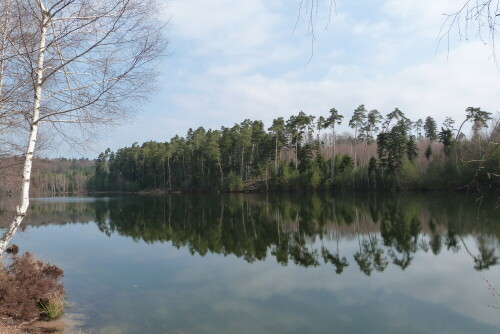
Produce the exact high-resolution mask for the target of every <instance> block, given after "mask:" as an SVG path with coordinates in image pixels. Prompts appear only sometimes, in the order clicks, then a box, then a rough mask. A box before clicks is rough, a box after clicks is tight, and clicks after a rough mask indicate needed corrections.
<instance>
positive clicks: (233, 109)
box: [86, 0, 500, 158]
mask: <svg viewBox="0 0 500 334" xmlns="http://www.w3.org/2000/svg"><path fill="white" fill-rule="evenodd" d="M462 2H463V0H439V1H438V0H419V1H407V0H406V1H403V0H386V1H382V0H380V1H376V0H358V1H347V0H337V6H336V14H335V13H334V14H333V15H332V18H331V22H330V24H329V25H328V28H327V29H326V30H325V29H324V28H325V25H326V22H327V19H328V11H329V2H328V0H324V1H323V2H321V0H320V8H319V11H318V16H317V17H316V18H315V36H316V40H315V43H314V55H313V57H312V59H311V60H310V61H309V59H310V57H311V39H310V37H309V36H308V34H307V32H308V24H307V21H306V18H304V19H302V20H300V19H299V21H298V25H297V27H296V28H295V30H294V27H295V24H296V22H297V17H298V13H299V4H300V0H292V1H290V0H288V1H285V0H267V1H266V0H238V1H235V0H172V1H168V2H165V10H164V13H163V15H164V17H165V19H166V20H169V22H170V23H169V25H168V29H167V32H166V34H167V36H168V39H169V41H170V45H169V53H170V55H169V56H168V57H166V58H165V59H163V60H162V63H161V77H160V83H161V88H160V90H159V91H158V92H157V93H155V94H154V95H153V96H152V97H151V101H150V102H149V103H144V104H141V105H140V106H139V107H138V110H137V113H136V115H135V117H134V118H133V119H130V120H126V121H125V122H123V124H122V125H121V126H119V127H115V128H110V129H107V130H106V131H105V132H103V133H102V136H101V137H100V138H99V139H98V142H97V145H96V146H95V147H96V150H95V151H94V152H92V151H89V152H86V155H87V156H88V157H90V158H92V157H95V156H97V154H98V153H99V152H100V151H102V150H104V149H105V148H106V147H110V148H111V149H112V150H116V149H118V148H120V147H123V146H129V145H131V144H132V143H133V142H139V143H142V142H144V141H148V140H156V141H167V140H169V139H170V138H171V137H173V136H175V135H176V134H179V135H185V133H186V132H187V130H188V129H189V128H197V127H198V126H204V127H205V128H220V126H222V125H223V126H232V125H233V124H234V123H235V122H241V121H242V120H244V119H246V118H249V119H260V120H263V121H264V122H265V123H266V126H269V125H270V122H271V121H272V119H273V118H276V117H279V116H283V117H285V118H288V117H289V116H290V115H292V114H296V113H298V112H299V111H300V110H303V111H304V112H306V113H308V114H312V115H315V116H320V115H326V114H327V112H328V110H329V109H330V108H332V107H335V108H336V109H338V110H339V111H340V112H341V113H342V114H344V116H345V118H347V119H349V118H350V117H351V115H352V111H353V110H354V109H355V108H356V107H357V106H358V105H360V104H365V105H366V107H367V108H368V109H378V110H379V111H381V112H382V113H383V114H384V115H385V114H387V113H388V112H390V111H392V110H393V109H394V108H395V107H398V108H400V109H401V110H403V111H404V112H405V113H406V114H407V115H408V116H409V117H410V118H411V119H413V120H416V119H418V118H425V117H426V116H428V115H431V116H433V117H434V118H435V119H436V120H437V122H438V124H441V123H442V121H443V120H444V118H445V116H451V117H453V118H455V119H456V120H457V122H458V121H460V120H461V119H463V115H464V110H465V109H466V107H468V106H480V107H482V108H483V109H484V110H487V111H490V112H493V113H496V112H497V111H498V110H500V70H499V69H498V68H499V67H497V64H496V63H495V61H494V59H493V58H492V48H491V46H490V45H489V44H485V43H483V42H482V41H480V40H477V39H474V38H472V39H470V40H468V41H467V40H465V39H464V38H463V39H462V40H459V35H458V32H457V31H456V30H452V33H451V40H450V44H449V45H448V43H447V42H446V41H444V42H442V43H441V44H439V43H438V42H437V41H438V37H439V33H440V29H441V25H442V23H443V20H444V16H443V15H442V14H443V13H451V12H453V11H454V10H456V9H457V8H458V7H459V5H460V3H462ZM344 123H345V124H343V126H342V129H341V131H343V130H347V129H348V128H347V126H346V124H347V122H344Z"/></svg>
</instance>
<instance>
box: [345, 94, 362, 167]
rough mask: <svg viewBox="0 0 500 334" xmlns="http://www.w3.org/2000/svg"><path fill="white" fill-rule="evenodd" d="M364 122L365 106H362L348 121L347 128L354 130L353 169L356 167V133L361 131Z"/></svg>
mask: <svg viewBox="0 0 500 334" xmlns="http://www.w3.org/2000/svg"><path fill="white" fill-rule="evenodd" d="M365 120H366V109H365V105H364V104H362V105H360V106H359V107H357V108H356V109H355V110H354V113H353V115H352V117H351V120H350V121H349V126H350V127H351V128H353V129H354V168H356V167H357V152H356V150H357V141H358V131H359V129H361V128H362V127H363V126H364V124H365Z"/></svg>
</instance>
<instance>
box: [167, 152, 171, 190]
mask: <svg viewBox="0 0 500 334" xmlns="http://www.w3.org/2000/svg"><path fill="white" fill-rule="evenodd" d="M167 166H168V190H169V191H172V173H171V172H170V157H167Z"/></svg>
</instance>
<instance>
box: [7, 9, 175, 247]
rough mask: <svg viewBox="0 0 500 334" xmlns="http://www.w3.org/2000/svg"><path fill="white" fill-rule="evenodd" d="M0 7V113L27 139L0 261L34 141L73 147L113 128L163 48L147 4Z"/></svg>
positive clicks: (24, 201)
mask: <svg viewBox="0 0 500 334" xmlns="http://www.w3.org/2000/svg"><path fill="white" fill-rule="evenodd" d="M1 1H2V18H1V20H2V22H1V28H0V29H2V31H0V33H1V34H2V35H1V37H0V38H1V41H2V42H1V43H2V44H1V49H0V54H1V55H2V58H1V63H0V67H1V69H0V70H1V71H3V72H2V74H3V75H2V79H3V80H2V82H3V86H4V88H5V87H7V86H8V87H9V90H7V91H6V90H5V89H4V90H3V92H2V93H1V95H0V97H1V99H0V101H3V100H5V101H9V105H10V106H9V108H5V109H2V113H3V114H5V117H6V118H7V119H9V121H10V122H11V123H13V124H15V125H16V129H19V128H20V127H22V128H24V129H26V130H27V131H25V132H24V134H22V135H23V136H24V135H26V137H27V138H28V139H27V140H24V142H25V150H24V166H23V171H22V186H21V196H20V199H19V205H18V206H17V208H16V214H15V217H14V219H13V221H12V223H11V225H10V226H9V228H8V229H7V231H6V232H5V234H4V235H3V236H2V238H1V239H0V254H1V252H2V251H4V250H5V248H6V247H7V245H8V243H9V241H10V240H11V239H12V237H13V236H14V234H15V232H16V231H17V229H18V228H19V226H20V224H21V222H22V221H23V218H24V217H25V215H26V212H27V210H28V206H29V188H30V179H31V169H32V162H33V156H34V154H35V151H36V149H37V141H38V139H39V137H40V134H41V133H43V132H47V131H49V130H50V131H54V132H55V133H56V134H59V135H61V136H63V138H65V139H66V140H70V141H72V142H74V143H76V142H78V140H81V138H82V135H84V134H88V133H93V131H95V130H96V129H98V128H99V125H103V124H106V125H108V124H116V123H117V122H118V121H119V120H120V119H121V118H122V117H124V116H126V115H128V114H129V113H131V112H132V111H133V107H134V104H135V103H136V102H139V101H142V100H144V99H145V98H146V97H147V95H148V93H149V92H150V91H151V90H152V89H153V88H154V82H155V81H154V79H155V77H156V75H157V68H156V62H155V60H157V59H158V58H159V57H160V56H161V55H162V54H163V51H164V49H165V47H166V40H165V38H164V36H163V33H162V31H163V29H162V28H163V26H164V24H163V23H162V21H161V20H160V18H159V16H158V14H159V13H160V12H161V11H160V10H159V5H158V3H157V2H156V1H155V0H108V1H105V0H1ZM4 8H5V9H4ZM4 69H5V70H4ZM7 69H15V71H13V72H10V73H8V72H7ZM23 78H27V80H25V79H23ZM9 92H16V94H17V96H13V94H10V95H9ZM17 92H18V93H17ZM89 131H90V132H89ZM19 133H22V131H19ZM20 138H21V137H20Z"/></svg>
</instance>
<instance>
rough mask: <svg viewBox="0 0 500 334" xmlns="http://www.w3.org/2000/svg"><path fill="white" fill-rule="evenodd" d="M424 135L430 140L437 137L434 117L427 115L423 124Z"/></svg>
mask: <svg viewBox="0 0 500 334" xmlns="http://www.w3.org/2000/svg"><path fill="white" fill-rule="evenodd" d="M424 131H425V137H426V138H428V139H430V141H435V140H436V139H437V133H436V131H437V126H436V121H435V120H434V118H432V117H430V116H427V118H426V119H425V124H424Z"/></svg>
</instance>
